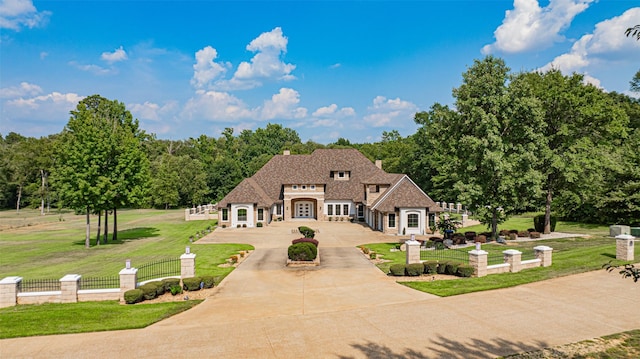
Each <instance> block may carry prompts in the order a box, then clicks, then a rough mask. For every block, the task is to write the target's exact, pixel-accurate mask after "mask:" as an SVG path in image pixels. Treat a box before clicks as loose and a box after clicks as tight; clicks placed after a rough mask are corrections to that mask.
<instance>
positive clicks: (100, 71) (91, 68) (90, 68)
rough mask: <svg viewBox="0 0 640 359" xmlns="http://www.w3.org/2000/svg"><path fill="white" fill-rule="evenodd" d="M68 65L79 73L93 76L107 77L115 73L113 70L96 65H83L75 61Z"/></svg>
mask: <svg viewBox="0 0 640 359" xmlns="http://www.w3.org/2000/svg"><path fill="white" fill-rule="evenodd" d="M69 65H71V66H73V67H75V68H77V69H78V70H80V71H85V72H91V73H93V74H94V75H108V74H111V73H114V72H115V71H114V70H113V69H107V68H104V67H102V66H98V65H83V64H79V63H77V62H75V61H70V62H69Z"/></svg>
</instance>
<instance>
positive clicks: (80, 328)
mask: <svg viewBox="0 0 640 359" xmlns="http://www.w3.org/2000/svg"><path fill="white" fill-rule="evenodd" d="M200 302H201V301H200V300H189V301H184V302H168V303H157V304H137V305H120V304H119V303H118V302H111V301H110V302H82V303H73V304H41V305H18V306H15V307H9V308H2V309H0V339H3V338H16V337H28V336H34V335H51V334H69V333H85V332H100V331H105V330H121V329H135V328H144V327H146V326H148V325H151V324H153V323H156V322H159V321H161V320H163V319H165V318H168V317H170V316H172V315H174V314H177V313H180V312H183V311H185V310H188V309H190V308H192V307H194V306H195V305H197V304H199V303H200Z"/></svg>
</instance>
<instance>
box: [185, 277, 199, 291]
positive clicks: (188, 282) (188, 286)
mask: <svg viewBox="0 0 640 359" xmlns="http://www.w3.org/2000/svg"><path fill="white" fill-rule="evenodd" d="M200 282H202V279H201V278H200V277H190V278H184V279H183V280H182V287H183V288H184V290H187V291H196V290H200Z"/></svg>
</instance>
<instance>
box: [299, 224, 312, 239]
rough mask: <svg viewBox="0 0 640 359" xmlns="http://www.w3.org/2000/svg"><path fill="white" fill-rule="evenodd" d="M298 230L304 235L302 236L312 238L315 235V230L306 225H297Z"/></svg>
mask: <svg viewBox="0 0 640 359" xmlns="http://www.w3.org/2000/svg"><path fill="white" fill-rule="evenodd" d="M298 231H299V232H300V234H302V235H303V236H304V238H313V237H315V236H316V231H314V230H313V229H311V228H309V227H306V226H300V227H298Z"/></svg>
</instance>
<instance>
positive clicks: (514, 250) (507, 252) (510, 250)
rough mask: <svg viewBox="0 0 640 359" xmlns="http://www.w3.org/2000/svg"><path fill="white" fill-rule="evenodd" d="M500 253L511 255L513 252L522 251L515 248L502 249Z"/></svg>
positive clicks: (518, 252)
mask: <svg viewBox="0 0 640 359" xmlns="http://www.w3.org/2000/svg"><path fill="white" fill-rule="evenodd" d="M502 253H504V254H511V255H514V254H522V252H520V251H519V250H517V249H507V250H506V251H502Z"/></svg>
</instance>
